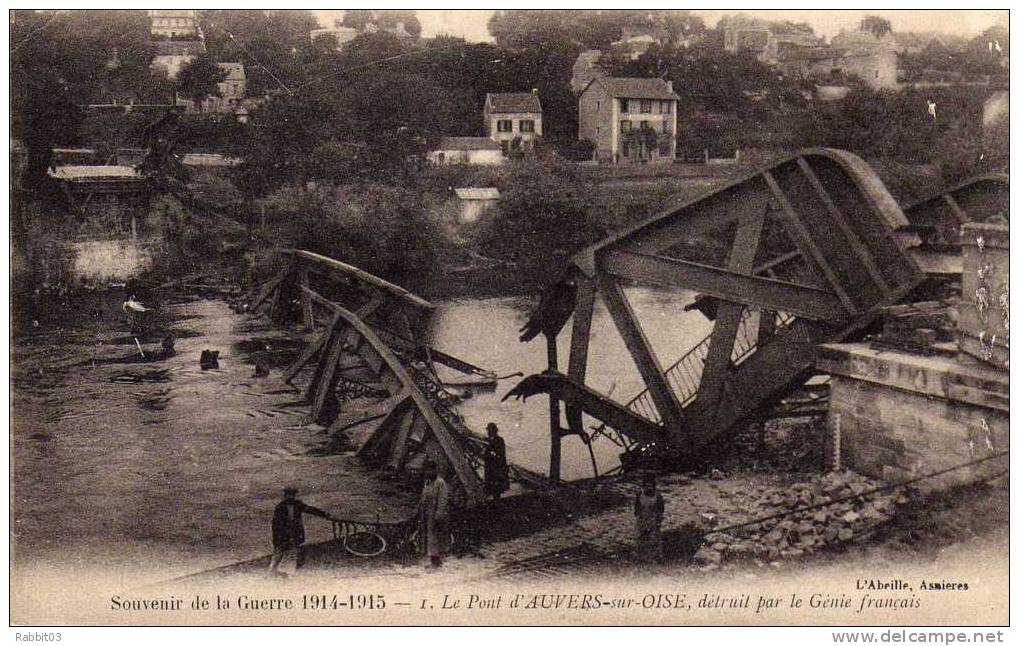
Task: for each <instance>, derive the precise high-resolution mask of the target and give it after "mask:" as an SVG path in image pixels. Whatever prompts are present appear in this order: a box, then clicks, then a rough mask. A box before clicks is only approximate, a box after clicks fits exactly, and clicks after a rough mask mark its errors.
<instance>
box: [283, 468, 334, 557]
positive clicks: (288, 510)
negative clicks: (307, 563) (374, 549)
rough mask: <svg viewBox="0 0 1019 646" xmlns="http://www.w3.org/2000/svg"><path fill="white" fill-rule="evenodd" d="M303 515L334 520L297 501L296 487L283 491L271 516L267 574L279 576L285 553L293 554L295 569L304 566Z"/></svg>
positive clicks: (316, 509) (330, 516) (320, 511)
mask: <svg viewBox="0 0 1019 646" xmlns="http://www.w3.org/2000/svg"><path fill="white" fill-rule="evenodd" d="M303 514H311V515H312V516H318V517H320V518H325V519H326V520H334V518H333V517H332V515H330V514H328V513H326V512H324V511H322V510H321V509H319V508H318V507H312V506H311V505H308V504H306V503H304V502H303V501H301V500H298V499H297V487H287V488H285V489H284V490H283V500H282V501H281V502H280V503H279V504H278V505H276V509H275V511H273V514H272V561H270V562H269V574H272V575H276V574H279V567H280V563H281V562H282V561H283V557H284V556H285V555H286V553H287V552H290V551H292V552H294V555H295V559H296V561H297V567H298V568H300V567H301V566H302V565H304V520H303V518H302V516H303Z"/></svg>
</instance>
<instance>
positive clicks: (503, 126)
mask: <svg viewBox="0 0 1019 646" xmlns="http://www.w3.org/2000/svg"><path fill="white" fill-rule="evenodd" d="M497 127H498V130H499V132H513V120H512V119H499V123H498V125H497Z"/></svg>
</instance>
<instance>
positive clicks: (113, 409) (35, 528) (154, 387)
mask: <svg viewBox="0 0 1019 646" xmlns="http://www.w3.org/2000/svg"><path fill="white" fill-rule="evenodd" d="M628 294H629V296H630V298H631V300H632V302H633V304H634V307H635V309H636V310H637V311H638V313H639V314H640V315H641V320H642V322H643V324H644V326H645V330H646V332H647V335H648V337H649V339H650V340H651V343H652V345H653V347H654V348H655V349H656V350H657V351H658V353H659V355H660V358H661V360H662V361H663V363H666V362H671V361H672V360H674V359H676V358H677V357H679V356H680V355H681V354H682V353H683V352H685V351H686V349H688V348H689V347H691V346H692V345H693V344H694V343H696V342H697V341H699V340H700V339H701V338H702V337H703V336H704V334H705V333H706V331H707V329H708V327H709V324H708V323H707V322H706V321H705V320H704V319H703V318H702V317H701V316H700V315H699V314H698V313H696V312H692V313H688V312H684V311H683V306H684V305H686V304H687V303H689V302H690V299H691V298H692V296H691V295H687V294H681V295H676V294H666V293H663V292H657V291H653V290H647V289H633V290H629V291H628ZM124 297H125V295H123V294H118V293H116V292H111V293H109V294H106V295H105V296H100V297H95V298H93V300H92V302H91V303H90V305H89V306H88V307H89V308H90V312H91V317H88V318H89V321H88V323H87V324H83V325H76V326H74V327H72V328H64V329H58V328H54V329H48V328H42V329H38V330H36V331H34V333H32V334H30V335H28V336H23V337H19V338H16V339H15V341H14V344H13V347H12V418H13V421H12V425H11V452H12V461H13V466H12V473H13V480H12V494H11V496H12V498H11V500H12V508H13V518H12V521H13V525H12V536H13V549H14V556H15V561H16V562H18V563H24V562H25V561H26V560H29V561H32V560H35V561H40V560H41V561H45V562H49V561H54V560H55V561H60V562H68V561H69V562H72V563H74V562H77V563H82V564H85V563H88V564H99V565H101V566H102V567H107V568H126V569H132V568H137V567H138V566H139V564H140V563H144V564H145V565H146V567H147V569H149V570H158V571H160V572H162V573H165V574H168V575H169V574H181V573H184V572H189V571H194V570H197V569H201V568H204V567H211V566H214V565H218V564H223V563H226V562H230V561H233V560H239V559H244V558H251V557H254V556H258V555H261V554H264V553H266V552H267V551H268V549H269V546H268V518H269V517H270V515H271V510H272V507H273V505H274V503H275V502H276V500H277V497H278V495H279V488H280V486H281V485H282V484H285V483H294V484H297V485H298V486H299V487H300V488H301V491H302V497H303V498H304V499H305V500H306V501H308V502H310V503H312V504H315V505H318V506H321V507H323V508H326V509H328V510H330V511H332V512H333V513H335V514H336V515H339V516H344V517H355V518H365V519H374V518H375V516H376V514H378V515H379V516H381V517H382V518H384V519H396V518H400V517H404V516H406V515H407V514H409V513H410V510H411V509H412V506H413V504H414V502H415V501H414V500H413V496H411V495H409V494H407V493H406V492H402V491H400V490H398V489H397V488H396V486H395V485H388V484H384V483H383V484H381V485H380V483H379V482H378V481H377V480H376V479H374V478H370V477H367V474H366V472H365V471H364V470H363V468H362V467H361V466H360V465H359V464H358V463H357V461H356V459H354V458H353V457H352V456H350V455H321V454H320V452H319V449H320V448H321V447H322V446H323V444H324V443H325V441H326V437H325V435H324V432H323V430H322V429H321V428H319V427H315V426H308V425H304V424H303V423H302V422H303V419H302V418H303V416H304V415H305V414H306V412H307V409H306V408H304V407H302V406H299V405H298V404H297V401H298V399H299V397H300V394H299V393H298V392H296V390H294V389H290V388H287V387H286V386H285V385H283V384H282V383H281V382H280V381H279V380H278V379H276V378H275V375H278V371H277V372H275V374H274V376H273V377H270V378H269V379H255V378H253V377H252V364H251V358H250V352H251V351H252V350H253V349H256V348H262V347H264V346H265V345H266V344H269V346H270V347H271V348H272V349H273V352H276V353H279V355H280V356H292V355H293V353H294V352H296V350H297V347H298V343H297V342H296V341H295V340H293V339H290V338H288V337H287V335H285V334H284V333H283V332H282V331H279V330H273V329H270V328H269V327H268V326H267V324H266V323H265V322H264V321H262V320H256V319H252V318H251V317H248V316H244V315H240V314H236V313H234V312H232V311H231V310H230V309H229V308H228V307H227V305H226V304H225V303H224V302H222V301H219V300H208V299H193V300H182V301H179V302H172V301H167V302H164V303H150V305H151V306H152V307H153V312H152V313H149V314H146V316H153V317H155V316H159V317H162V318H163V322H162V324H161V325H160V326H159V327H160V328H161V329H166V328H168V329H170V330H171V331H173V333H174V335H175V336H176V337H177V341H176V354H175V355H173V356H169V357H165V358H161V357H158V356H157V355H158V350H159V342H160V340H161V336H162V333H161V332H158V333H157V332H155V331H153V332H148V333H147V332H144V331H142V332H132V324H134V325H135V326H136V327H137V321H131V320H129V319H128V317H127V315H126V314H124V313H123V311H122V309H121V308H120V303H122V301H123V299H124ZM82 307H84V306H82ZM529 307H530V303H528V302H526V301H524V300H521V299H509V298H505V299H483V300H478V299H475V300H458V301H452V302H445V303H441V304H440V308H439V312H438V316H437V319H436V329H435V337H434V344H435V346H436V347H437V348H439V349H441V350H443V351H445V352H448V353H450V354H453V355H456V356H458V357H461V358H463V359H465V360H467V361H470V362H472V363H474V364H476V365H479V366H482V367H484V368H486V369H489V370H493V371H495V372H497V373H499V374H508V373H513V372H523V373H525V374H531V373H533V372H539V371H541V370H543V369H544V368H545V359H546V354H545V352H546V351H545V346H544V340H543V339H540V338H539V339H536V340H535V341H532V342H531V343H528V344H522V343H520V342H519V341H518V340H517V335H518V329H519V328H520V326H521V325H522V324H523V322H524V321H525V320H526V316H527V311H528V308H529ZM136 339H137V342H136ZM137 344H140V345H141V346H142V351H144V352H145V353H146V357H145V359H144V360H143V359H142V358H141V354H140V352H139V350H138V347H137ZM568 347H569V330H568V327H567V329H566V330H564V333H563V334H562V335H561V337H560V339H559V348H560V359H559V361H560V365H562V366H565V365H566V361H567V351H568ZM206 348H209V349H216V350H219V351H220V367H219V369H215V370H207V371H203V370H201V369H200V367H199V365H198V357H199V354H200V353H201V351H202V350H203V349H206ZM282 360H283V359H280V361H282ZM589 366H590V367H589V370H588V374H589V383H590V384H591V385H592V386H593V387H594V388H596V389H598V390H600V391H602V392H612V393H613V397H614V398H616V399H626V398H628V397H630V396H632V395H633V394H635V393H636V392H638V391H639V390H640V388H641V382H640V378H639V375H638V373H637V371H636V368H635V367H634V365H633V362H632V360H631V359H630V357H629V354H628V353H627V352H626V350H625V348H624V346H623V343H622V340H621V339H620V337H619V336H618V334H617V333H616V332H615V329H614V327H613V325H612V323H611V320H610V319H609V317H608V314H607V312H606V311H605V310H604V307H603V306H602V305H601V304H600V303H598V305H597V307H596V310H595V315H594V320H593V329H592V350H591V354H590V364H589ZM516 381H517V379H516V378H514V379H507V380H504V381H501V382H500V383H499V386H498V388H497V389H496V391H495V392H487V393H477V394H475V395H474V396H473V397H471V398H470V399H468V400H467V401H466V402H465V403H464V405H463V408H462V412H463V414H464V416H465V417H466V420H467V422H468V425H469V426H470V427H472V428H474V429H476V430H482V429H483V428H484V426H485V424H486V423H487V422H489V421H495V422H496V423H498V424H499V425H500V427H501V428H502V429H503V435H504V437H505V438H506V443H507V450H508V454H509V459H510V460H511V461H513V462H516V463H519V464H521V465H523V466H526V467H528V468H531V469H534V470H537V471H542V472H545V471H547V469H548V457H547V456H548V444H549V441H548V407H547V399H546V398H545V397H544V396H541V397H535V398H533V399H531V400H528V401H527V402H518V401H515V400H511V401H507V402H500V401H499V400H500V399H501V397H502V396H503V394H505V392H506V391H507V390H509V389H510V388H511V387H512V386H513V384H515V383H516ZM595 446H596V448H597V450H596V454H597V456H598V461H599V468H600V469H601V470H602V471H604V470H606V469H608V468H611V467H612V466H614V465H615V463H616V462H615V460H616V454H617V453H618V449H617V448H616V447H615V445H613V444H610V443H608V442H607V441H604V440H602V441H600V442H598V443H596V444H595ZM563 463H564V466H563V471H564V477H566V478H583V477H587V476H590V475H592V470H591V462H590V458H589V456H588V452H587V449H586V448H585V447H584V445H583V444H582V443H581V442H580V440H579V439H578V438H573V437H570V438H566V439H565V440H564V442H563ZM327 537H328V528H327V527H326V526H325V524H324V523H316V522H315V519H312V521H310V522H309V540H324V539H325V538H327Z"/></svg>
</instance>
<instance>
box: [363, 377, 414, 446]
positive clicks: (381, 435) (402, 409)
mask: <svg viewBox="0 0 1019 646" xmlns="http://www.w3.org/2000/svg"><path fill="white" fill-rule="evenodd" d="M413 407H414V404H413V401H412V400H411V398H410V395H409V393H408V394H407V395H406V397H405V398H404V399H403V400H400V401H398V402H397V403H396V404H395V405H394V406H393V407H392V408H390V409H389V412H388V413H386V417H385V419H383V420H382V422H381V423H380V424H379V425H378V426H376V427H375V432H374V433H372V434H371V437H369V438H368V440H367V441H365V443H364V444H362V445H361V448H360V449H358V451H357V457H359V458H362V459H371V458H373V457H375V456H376V455H377V454H378V453H379V452H380V451H381V449H382V448H383V447H384V446H385V443H386V440H387V439H388V438H389V436H390V435H391V434H392V433H393V432H394V431H395V430H396V429H397V428H398V424H399V422H400V420H401V419H403V418H404V417H405V416H407V413H409V412H410V411H411V410H413Z"/></svg>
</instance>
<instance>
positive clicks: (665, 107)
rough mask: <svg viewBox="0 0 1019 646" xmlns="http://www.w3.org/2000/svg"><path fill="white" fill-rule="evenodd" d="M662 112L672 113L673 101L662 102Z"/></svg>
mask: <svg viewBox="0 0 1019 646" xmlns="http://www.w3.org/2000/svg"><path fill="white" fill-rule="evenodd" d="M662 114H672V101H663V102H662Z"/></svg>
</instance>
